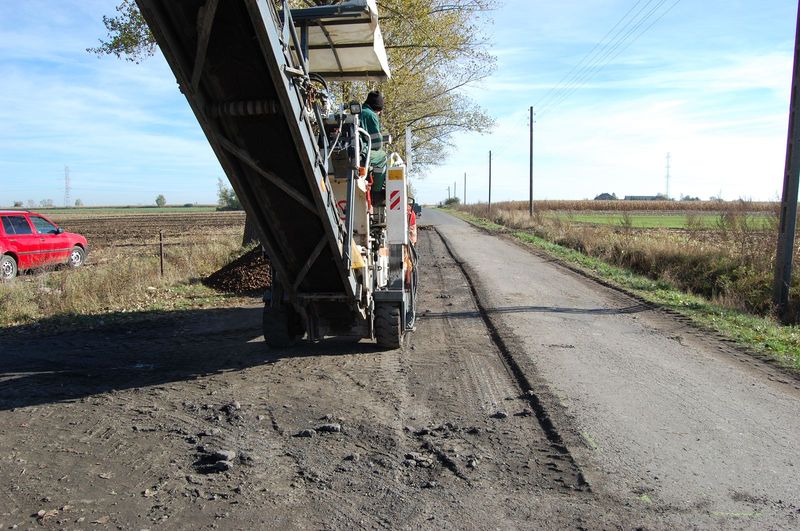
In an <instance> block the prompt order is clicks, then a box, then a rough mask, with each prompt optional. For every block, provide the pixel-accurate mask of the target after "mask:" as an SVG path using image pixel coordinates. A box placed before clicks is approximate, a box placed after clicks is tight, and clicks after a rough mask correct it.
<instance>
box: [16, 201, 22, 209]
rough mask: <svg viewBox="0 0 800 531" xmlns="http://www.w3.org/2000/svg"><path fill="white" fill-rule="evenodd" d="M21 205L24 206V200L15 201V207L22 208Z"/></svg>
mask: <svg viewBox="0 0 800 531" xmlns="http://www.w3.org/2000/svg"><path fill="white" fill-rule="evenodd" d="M21 207H22V201H14V208H21Z"/></svg>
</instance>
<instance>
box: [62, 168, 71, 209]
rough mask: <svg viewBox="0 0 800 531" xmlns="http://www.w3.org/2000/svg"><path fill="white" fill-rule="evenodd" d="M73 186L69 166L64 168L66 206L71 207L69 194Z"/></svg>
mask: <svg viewBox="0 0 800 531" xmlns="http://www.w3.org/2000/svg"><path fill="white" fill-rule="evenodd" d="M71 188H72V185H71V183H70V182H69V166H64V206H65V207H69V194H70V192H71V191H72V190H71Z"/></svg>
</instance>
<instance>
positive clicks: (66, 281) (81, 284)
mask: <svg viewBox="0 0 800 531" xmlns="http://www.w3.org/2000/svg"><path fill="white" fill-rule="evenodd" d="M240 240H241V229H238V230H236V231H225V232H224V233H223V234H208V235H199V237H198V238H197V239H196V240H195V241H194V242H193V243H190V244H183V245H170V246H168V247H167V248H166V252H165V265H164V276H163V277H162V276H161V274H160V259H159V254H158V247H157V246H152V245H151V246H137V247H114V246H110V247H105V248H99V249H93V250H92V252H91V253H90V254H89V261H88V263H87V264H86V266H85V267H82V268H80V269H76V270H69V269H56V270H50V271H37V272H34V273H33V274H24V275H21V276H20V277H18V278H17V279H16V280H15V281H13V282H9V283H5V284H0V326H12V325H17V324H25V323H30V322H34V321H37V320H40V319H43V318H48V317H54V316H65V315H92V314H101V313H107V312H128V311H139V310H147V309H159V308H169V307H170V306H171V305H174V304H176V303H177V301H175V300H173V299H174V298H175V295H174V293H175V292H174V290H175V288H176V287H177V288H179V287H181V286H187V285H192V284H194V283H196V281H197V279H199V278H201V277H204V276H207V275H208V274H210V273H212V272H213V271H215V270H217V269H219V268H220V267H221V266H222V265H224V264H225V263H227V262H228V261H229V260H230V259H231V258H232V257H233V256H234V255H236V254H237V253H239V252H241V248H240Z"/></svg>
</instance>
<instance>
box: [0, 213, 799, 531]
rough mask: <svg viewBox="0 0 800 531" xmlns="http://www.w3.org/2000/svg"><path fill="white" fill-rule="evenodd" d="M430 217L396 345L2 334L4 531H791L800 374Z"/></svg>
mask: <svg viewBox="0 0 800 531" xmlns="http://www.w3.org/2000/svg"><path fill="white" fill-rule="evenodd" d="M423 220H424V221H425V223H428V224H433V225H435V227H426V228H425V229H426V230H420V243H419V250H420V255H421V291H420V300H419V309H420V318H419V320H418V325H417V330H416V331H415V332H414V333H413V334H412V335H411V336H410V338H409V340H408V341H407V343H406V345H405V347H404V348H403V349H400V350H396V351H389V352H379V351H377V350H376V349H375V348H374V347H373V346H372V345H370V344H368V343H359V344H353V343H349V342H343V341H327V342H323V343H319V344H304V345H299V346H297V347H294V348H292V349H285V350H268V349H267V348H266V347H265V345H264V343H263V338H262V337H261V336H260V317H261V306H260V304H259V303H258V302H257V301H256V300H254V302H253V304H252V305H249V306H244V307H239V308H220V309H215V310H204V311H197V312H181V313H171V314H169V313H167V314H163V315H147V316H138V317H134V318H132V319H131V320H129V321H126V322H125V323H123V324H119V323H117V324H103V323H102V321H98V323H97V326H96V328H95V329H94V330H91V331H88V332H87V331H83V332H61V333H55V334H54V333H43V332H41V331H40V329H41V328H37V327H28V328H20V329H15V330H4V331H0V433H2V435H1V436H0V527H2V528H13V526H18V528H38V527H40V525H41V526H44V527H46V528H58V529H62V528H63V529H88V528H91V529H105V528H117V527H119V528H124V529H128V528H132V529H144V528H147V529H156V528H163V529H198V528H224V529H230V528H236V529H257V528H274V529H342V528H354V529H374V528H400V529H404V528H415V529H417V528H424V529H463V528H470V529H496V528H506V529H513V528H516V529H518V528H548V529H549V528H582V529H595V528H624V529H627V528H637V527H641V528H652V529H660V528H664V529H666V528H674V527H683V528H686V527H700V528H707V527H717V528H748V527H752V528H765V527H766V528H793V527H797V525H798V521H797V520H798V517H800V513H798V507H800V503H799V502H798V491H800V489H798V488H797V486H798V482H797V480H796V479H795V477H794V474H793V472H794V468H795V467H794V463H796V462H797V459H796V457H795V455H793V453H792V450H797V447H798V444H797V440H798V437H797V436H798V431H800V430H799V429H798V428H799V426H798V420H797V415H796V412H797V411H798V407H797V406H798V405H799V404H798V398H799V397H800V392H799V391H798V389H797V383H796V381H795V380H793V379H791V378H789V377H787V376H785V375H783V374H781V373H780V372H779V371H777V370H775V369H774V368H772V367H771V366H769V365H767V364H764V363H762V362H759V361H757V360H752V359H751V358H748V357H746V356H743V355H741V354H736V353H735V352H733V351H731V349H730V348H728V347H727V346H725V345H724V344H722V343H720V342H718V341H716V340H714V339H709V338H704V337H702V336H701V335H700V334H699V333H697V332H695V331H693V330H692V329H691V328H689V327H687V326H686V325H685V324H684V323H682V322H680V321H678V320H676V319H675V318H673V317H671V316H669V315H665V314H662V313H660V312H657V311H653V310H650V309H648V308H647V307H646V306H643V305H641V304H640V303H639V302H637V301H633V300H630V299H628V298H627V297H625V296H623V295H621V294H619V293H617V292H614V291H612V290H609V289H607V288H603V287H600V286H598V285H596V284H594V283H593V282H591V281H589V280H587V279H585V278H583V277H581V276H579V275H576V274H575V273H572V272H569V271H567V270H565V269H564V268H562V267H560V266H558V265H557V264H553V263H549V262H548V261H547V260H546V259H543V258H541V257H539V256H536V255H534V254H531V253H530V252H528V251H526V250H523V249H520V248H519V247H517V246H516V245H514V244H512V243H509V242H506V241H503V240H501V239H497V238H495V237H492V236H488V235H485V234H482V233H480V232H479V231H477V230H475V229H473V228H470V227H469V226H467V225H466V224H464V223H462V222H459V221H456V220H454V219H452V218H449V217H447V216H445V215H443V214H439V213H436V212H433V211H426V212H425V213H424V217H423ZM454 256H455V258H454Z"/></svg>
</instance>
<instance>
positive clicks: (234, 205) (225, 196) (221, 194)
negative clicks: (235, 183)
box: [217, 178, 242, 210]
mask: <svg viewBox="0 0 800 531" xmlns="http://www.w3.org/2000/svg"><path fill="white" fill-rule="evenodd" d="M217 210H242V204H241V203H240V202H239V198H238V197H236V192H234V191H233V189H232V188H228V187H227V186H225V182H224V181H223V180H222V178H219V179H217Z"/></svg>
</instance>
